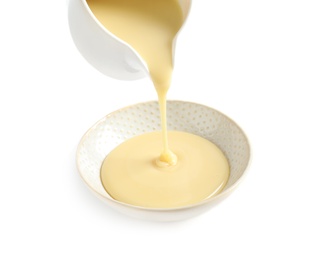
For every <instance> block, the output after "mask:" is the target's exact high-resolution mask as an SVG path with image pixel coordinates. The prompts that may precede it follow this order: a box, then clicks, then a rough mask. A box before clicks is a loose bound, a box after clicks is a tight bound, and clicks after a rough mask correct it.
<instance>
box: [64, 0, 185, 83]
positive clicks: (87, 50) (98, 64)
mask: <svg viewBox="0 0 309 260" xmlns="http://www.w3.org/2000/svg"><path fill="white" fill-rule="evenodd" d="M128 1H130V0H128ZM153 1H156V0H153ZM178 1H179V4H180V6H181V8H182V11H183V15H184V21H185V20H186V18H187V16H188V13H189V10H190V6H191V0H178ZM68 11H69V13H68V16H69V26H70V31H71V34H72V38H73V40H74V42H75V44H76V47H77V48H78V50H79V52H80V53H81V54H82V55H83V56H84V58H85V59H86V60H87V61H88V62H89V63H90V64H91V65H93V66H94V67H95V68H96V69H97V70H99V71H100V72H101V73H103V74H104V75H107V76H110V77H113V78H116V79H122V80H135V79H139V78H143V77H145V76H149V72H148V68H147V64H146V63H145V61H144V60H143V59H142V57H141V56H140V55H139V54H138V53H137V52H136V51H135V50H134V49H133V48H132V47H131V46H130V45H129V44H127V43H126V42H124V41H123V40H121V39H120V38H118V37H117V36H115V35H113V34H112V33H111V32H110V31H108V30H107V29H106V28H105V27H104V25H102V24H101V23H100V22H99V21H98V19H97V18H96V17H95V16H94V14H93V13H92V12H91V10H90V8H89V6H88V4H87V1H86V0H70V2H69V10H68ZM178 33H179V32H178ZM177 35H178V34H177ZM177 35H176V36H175V38H174V42H173V47H175V43H176V38H177ZM174 49H175V48H174Z"/></svg>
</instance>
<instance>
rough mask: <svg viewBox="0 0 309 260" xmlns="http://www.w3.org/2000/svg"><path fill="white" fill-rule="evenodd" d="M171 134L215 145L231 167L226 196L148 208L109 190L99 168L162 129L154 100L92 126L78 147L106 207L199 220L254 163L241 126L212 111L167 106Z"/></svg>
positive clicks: (84, 171) (85, 174) (85, 173)
mask: <svg viewBox="0 0 309 260" xmlns="http://www.w3.org/2000/svg"><path fill="white" fill-rule="evenodd" d="M167 123H168V129H169V130H177V131H184V132H189V133H193V134H196V135H199V136H201V137H204V138H206V139H208V140H210V141H211V142H213V143H215V144H216V145H217V146H218V147H219V148H220V149H221V150H222V151H223V153H224V154H225V156H226V157H227V159H228V161H229V164H230V177H229V180H228V183H227V184H226V186H225V188H224V189H223V191H221V193H219V194H217V195H215V196H214V197H212V198H209V199H205V200H203V201H201V202H199V203H197V204H193V205H189V206H186V207H179V208H170V209H160V208H144V207H138V206H134V205H130V204H126V203H122V202H119V201H117V200H114V199H113V198H111V197H110V196H109V195H108V193H107V192H106V191H105V189H104V187H103V185H102V183H101V179H100V169H101V165H102V162H103V160H104V158H105V157H106V156H107V155H108V154H109V153H110V151H112V150H113V149H114V148H115V147H116V146H118V145H119V144H120V143H122V142H124V141H125V140H127V139H129V138H131V137H133V136H136V135H140V134H143V133H146V132H151V131H159V130H161V126H160V114H159V106H158V103H157V102H155V101H151V102H146V103H140V104H136V105H132V106H129V107H125V108H122V109H120V110H117V111H115V112H113V113H111V114H109V115H107V116H106V117H104V118H103V119H101V120H100V121H99V122H97V123H96V124H95V125H94V126H93V127H91V128H90V129H89V130H88V131H87V133H86V134H85V135H84V136H83V138H82V139H81V141H80V144H79V146H78V149H77V167H78V170H79V172H80V175H81V177H82V179H83V180H84V181H85V183H86V184H87V186H88V187H89V188H90V189H91V190H92V191H93V192H94V193H95V194H96V195H97V196H98V197H99V198H100V199H101V200H102V201H103V202H105V203H106V204H107V205H109V206H110V207H112V208H114V209H116V210H118V211H121V212H123V213H125V214H127V215H130V216H133V217H137V218H141V219H147V220H154V221H176V220H183V219H186V218H190V217H193V216H196V215H198V214H200V213H202V212H205V211H206V210H208V209H210V208H211V207H213V206H214V205H216V204H218V203H219V202H220V201H222V200H223V199H224V198H226V197H227V196H228V195H229V194H230V193H231V192H232V191H233V190H234V188H235V187H236V186H237V185H238V184H239V182H240V181H241V180H242V178H243V176H244V172H245V170H246V168H247V166H248V163H249V159H250V146H249V142H248V139H247V137H246V136H245V134H244V132H243V131H242V130H241V129H240V127H239V126H238V125H237V124H236V123H235V122H234V121H232V120H231V119H230V118H228V117H227V116H225V115H223V114H222V113H220V112H218V111H217V110H214V109H212V108H210V107H207V106H204V105H200V104H196V103H191V102H185V101H168V102H167Z"/></svg>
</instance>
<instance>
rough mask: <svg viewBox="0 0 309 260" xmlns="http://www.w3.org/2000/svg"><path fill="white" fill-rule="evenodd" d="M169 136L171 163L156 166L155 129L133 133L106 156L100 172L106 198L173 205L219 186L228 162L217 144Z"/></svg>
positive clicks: (195, 199)
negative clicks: (174, 157)
mask: <svg viewBox="0 0 309 260" xmlns="http://www.w3.org/2000/svg"><path fill="white" fill-rule="evenodd" d="M168 138H169V144H170V147H171V149H172V151H173V152H175V154H176V155H177V157H178V162H177V164H176V165H173V166H169V167H163V168H162V167H160V166H158V165H157V164H156V157H157V156H158V153H159V152H160V150H161V147H162V142H161V133H160V132H151V133H147V134H143V135H140V136H137V137H133V138H131V139H129V140H127V141H125V142H124V143H122V144H121V145H119V146H118V147H116V148H115V149H114V150H113V151H112V152H111V153H110V154H109V155H108V156H107V157H106V158H105V161H104V163H103V165H102V168H101V174H102V175H101V176H102V181H103V185H104V187H105V189H106V190H107V191H108V192H109V194H110V195H111V197H113V198H114V199H116V200H118V201H122V202H125V203H128V204H132V205H136V206H142V207H151V208H174V207H181V206H186V205H190V204H194V203H197V202H200V201H202V200H203V199H207V198H210V197H211V196H213V195H215V194H217V193H218V192H220V191H221V190H222V188H223V187H224V186H225V184H226V182H227V179H228V178H227V177H228V175H229V164H228V162H227V161H226V159H225V157H224V154H223V153H222V151H221V150H220V149H219V148H218V147H217V146H216V145H214V144H213V143H211V142H210V141H208V140H206V139H204V138H202V137H199V136H197V135H193V134H190V133H184V132H177V131H171V132H170V131H169V132H168ZM133 147H134V149H132V148H133Z"/></svg>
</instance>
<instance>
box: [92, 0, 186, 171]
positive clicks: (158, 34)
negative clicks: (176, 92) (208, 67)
mask: <svg viewBox="0 0 309 260" xmlns="http://www.w3.org/2000/svg"><path fill="white" fill-rule="evenodd" d="M87 2H88V5H89V7H90V9H91V10H92V12H93V13H94V15H95V16H96V17H97V19H98V20H99V21H100V22H101V23H102V24H103V25H104V26H105V27H106V28H107V29H108V30H109V31H110V32H112V33H113V34H114V35H116V36H117V37H119V38H120V39H122V40H124V41H125V42H127V43H128V44H130V45H131V46H132V47H133V48H134V49H135V50H136V51H137V52H138V53H139V54H140V55H141V56H142V58H143V59H144V60H145V61H146V64H147V65H148V70H149V73H150V76H151V79H152V81H153V84H154V86H155V89H156V91H157V94H158V100H159V105H160V111H161V124H162V134H163V140H164V142H163V143H164V147H163V152H162V153H161V155H160V157H159V160H158V164H160V165H162V166H163V165H164V164H167V165H173V164H176V161H177V158H176V155H175V154H173V153H172V152H171V151H170V150H169V148H168V140H167V129H166V116H165V114H166V112H165V111H166V107H165V106H166V94H167V91H168V89H169V87H170V84H171V77H172V72H173V41H174V38H175V36H176V34H177V32H178V31H179V29H180V28H181V26H182V24H183V14H182V10H181V7H180V5H179V3H178V1H176V0H155V1H154V0H88V1H87Z"/></svg>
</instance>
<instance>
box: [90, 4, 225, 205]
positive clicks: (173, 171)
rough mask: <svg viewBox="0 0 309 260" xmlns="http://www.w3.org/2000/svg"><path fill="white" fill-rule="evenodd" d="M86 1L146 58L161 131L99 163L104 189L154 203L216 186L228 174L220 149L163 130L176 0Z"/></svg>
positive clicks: (196, 197)
mask: <svg viewBox="0 0 309 260" xmlns="http://www.w3.org/2000/svg"><path fill="white" fill-rule="evenodd" d="M87 3H88V5H89V7H90V9H91V11H92V12H93V14H94V15H95V16H96V18H97V19H98V20H99V21H100V22H101V23H102V24H103V25H104V26H105V27H106V28H107V29H108V30H109V31H110V32H112V33H113V34H114V35H116V36H117V37H119V38H120V39H122V40H124V41H125V42H127V43H128V44H130V45H131V46H132V47H133V48H134V49H135V50H136V51H137V52H138V53H139V54H140V55H141V56H142V58H143V59H144V60H145V62H146V64H147V66H148V70H149V73H150V76H151V79H152V81H153V84H154V87H155V89H156V91H157V94H158V101H159V105H160V112H161V125H162V133H150V134H146V135H141V136H138V137H135V138H132V139H131V140H128V141H127V142H125V143H123V144H121V145H120V146H119V147H117V148H116V149H115V150H114V151H112V152H111V153H110V154H109V155H108V156H107V158H106V159H105V161H104V163H103V165H102V169H101V179H102V183H103V185H104V187H105V189H106V191H107V192H108V193H109V194H110V195H111V196H112V197H113V198H114V199H116V200H119V201H122V202H127V203H130V204H133V205H137V206H145V207H158V208H166V207H178V206H185V205H189V204H192V203H195V202H198V201H201V200H203V199H206V198H208V197H210V196H213V195H214V194H216V193H217V192H219V191H220V190H221V189H222V188H223V187H224V185H225V183H226V182H227V179H228V176H229V170H228V168H229V167H228V163H227V160H226V158H225V157H224V156H223V154H222V152H221V151H220V150H219V149H218V148H217V147H216V146H215V145H213V144H211V143H210V142H209V141H207V140H205V139H203V138H201V137H198V136H194V135H191V134H187V133H179V132H171V133H169V136H168V132H167V128H166V94H167V91H168V89H169V87H170V83H171V76H172V71H173V40H174V38H175V36H176V34H177V32H178V30H179V29H180V27H181V26H182V23H183V14H182V10H181V7H180V5H179V3H178V1H177V0H87ZM160 135H161V140H162V141H160V140H159V139H160V137H159V136H160ZM168 141H169V142H172V143H173V144H169V143H168ZM170 147H171V149H170ZM172 151H173V152H172ZM214 158H215V159H214ZM124 161H125V162H126V163H124ZM205 164H206V165H205Z"/></svg>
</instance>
